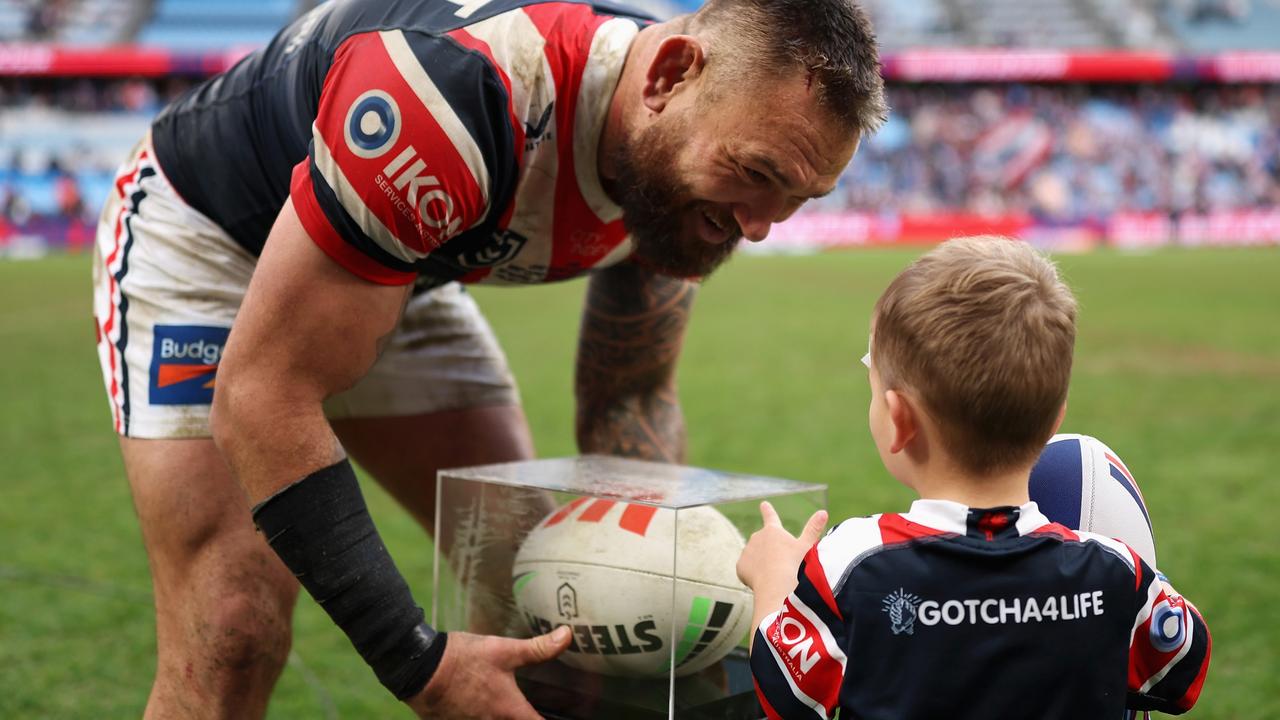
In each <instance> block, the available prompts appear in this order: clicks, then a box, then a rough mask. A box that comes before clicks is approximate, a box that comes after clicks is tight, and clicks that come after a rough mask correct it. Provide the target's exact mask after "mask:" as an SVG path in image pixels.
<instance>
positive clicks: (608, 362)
mask: <svg viewBox="0 0 1280 720" xmlns="http://www.w3.org/2000/svg"><path fill="white" fill-rule="evenodd" d="M696 287H697V286H696V285H695V284H694V283H692V282H688V281H685V280H677V279H674V278H668V277H665V276H661V275H655V274H654V273H652V272H650V271H648V270H645V269H643V268H640V267H638V266H636V265H633V264H631V263H622V264H620V265H615V266H613V267H610V268H606V269H604V270H599V271H597V272H596V273H594V274H593V275H592V277H591V284H590V286H589V287H588V288H587V301H586V307H585V308H584V309H583V313H582V330H581V335H580V336H579V339H578V362H577V368H576V377H575V395H576V396H577V400H578V413H577V437H578V449H579V450H581V451H582V452H584V453H600V454H605V455H620V456H624V457H633V458H639V459H642V460H657V461H663V462H673V463H678V462H684V459H685V435H684V415H683V414H682V413H681V412H680V402H679V400H678V399H677V398H676V379H675V372H676V361H677V360H678V359H679V357H680V348H681V346H682V345H683V344H684V329H685V325H686V324H687V323H688V320H689V309H690V307H692V305H693V297H694V294H695V291H696Z"/></svg>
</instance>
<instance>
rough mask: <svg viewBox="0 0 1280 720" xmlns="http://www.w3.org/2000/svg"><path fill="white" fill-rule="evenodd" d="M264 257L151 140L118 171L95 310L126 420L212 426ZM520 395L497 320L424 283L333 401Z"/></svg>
mask: <svg viewBox="0 0 1280 720" xmlns="http://www.w3.org/2000/svg"><path fill="white" fill-rule="evenodd" d="M255 263H256V258H254V257H253V256H252V255H251V254H250V253H249V252H248V251H246V250H245V249H244V248H242V247H240V245H238V244H237V243H236V242H235V241H234V240H232V239H231V237H230V236H229V235H227V233H226V232H224V231H223V230H222V229H221V228H220V227H218V226H217V225H216V224H214V223H213V221H212V220H210V219H209V218H207V217H205V216H204V215H202V214H200V213H199V212H198V211H196V210H195V209H194V208H192V207H190V206H189V205H187V204H186V202H184V201H183V200H182V198H181V197H180V196H179V195H178V193H177V192H176V191H175V190H174V189H173V187H172V186H171V185H170V184H169V181H168V180H167V179H166V178H165V175H164V171H163V170H161V168H160V166H159V165H158V164H157V163H156V161H155V152H154V151H153V150H152V147H151V142H150V137H147V138H145V139H144V140H143V141H142V142H141V143H139V144H138V147H136V148H135V149H134V151H133V153H132V155H131V157H130V159H129V160H128V161H127V162H126V163H125V164H124V166H123V167H122V168H121V170H120V172H119V174H118V175H117V177H116V182H115V187H114V188H113V190H112V193H111V197H110V198H108V200H107V203H106V206H105V207H104V208H103V211H102V216H101V218H100V220H99V222H98V232H97V241H96V245H95V248H94V265H93V288H94V293H93V312H94V320H95V323H96V324H97V330H98V332H97V335H98V359H99V362H100V363H101V365H102V377H103V380H104V382H105V384H106V390H107V399H108V401H109V403H110V407H111V418H112V422H113V423H114V426H115V430H116V432H118V433H119V434H121V435H124V436H127V437H136V438H187V437H208V436H209V434H210V433H209V407H210V403H211V402H212V400H213V391H214V381H215V379H216V377H217V370H218V362H219V360H220V359H221V357H222V350H223V346H224V345H225V343H226V339H227V334H228V333H229V332H230V330H231V323H232V321H234V320H235V317H236V312H237V311H238V310H239V308H240V303H241V301H242V300H243V299H244V294H245V290H246V289H247V288H248V286H249V278H250V276H251V275H252V274H253V269H254V265H255ZM518 402H519V395H518V392H517V390H516V385H515V380H514V378H513V377H512V375H511V371H510V369H509V368H508V366H507V360H506V357H505V356H504V355H503V353H502V349H501V347H499V345H498V342H497V339H496V338H495V337H494V335H493V331H492V330H491V329H490V327H489V324H488V322H486V321H485V319H484V317H483V316H482V315H481V314H480V310H479V308H478V307H477V306H476V303H475V301H474V300H473V299H472V298H471V296H470V295H469V294H467V293H466V292H465V291H464V290H463V288H462V286H460V285H458V284H457V283H449V284H447V285H444V286H441V287H438V288H435V289H433V290H429V291H426V292H421V293H418V294H416V295H415V296H414V297H412V298H411V299H410V301H409V303H408V305H407V306H406V307H405V310H404V315H403V316H402V317H401V319H400V324H399V326H398V328H397V330H396V332H395V334H394V335H393V336H392V338H391V341H390V343H389V344H388V345H387V347H386V349H385V350H384V351H383V353H382V355H381V356H380V357H379V358H378V360H377V362H375V363H374V365H373V367H372V368H371V369H370V370H369V373H368V374H367V375H365V377H364V378H362V379H361V380H360V381H359V382H358V383H356V385H355V386H354V387H352V388H351V389H350V390H348V391H346V392H343V393H341V394H338V395H335V396H334V397H331V398H329V399H328V400H327V401H326V402H325V413H326V414H327V415H328V416H329V417H331V418H342V417H383V416H401V415H416V414H420V413H430V412H437V411H442V410H453V409H459V408H467V407H482V406H492V405H510V404H515V403H518Z"/></svg>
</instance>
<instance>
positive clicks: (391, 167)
mask: <svg viewBox="0 0 1280 720" xmlns="http://www.w3.org/2000/svg"><path fill="white" fill-rule="evenodd" d="M426 169H427V163H426V161H425V160H423V159H422V158H421V157H420V156H419V155H418V151H417V150H416V149H415V148H414V147H413V146H412V145H410V146H408V147H406V148H405V149H404V150H402V151H400V154H399V155H396V156H395V157H394V158H392V160H391V162H389V163H387V165H386V167H384V168H382V174H383V175H384V176H385V178H387V179H388V180H389V181H390V183H391V186H392V187H394V188H395V190H396V191H398V192H400V193H406V194H407V198H408V200H409V205H410V206H412V207H413V208H414V209H415V210H416V211H417V215H418V219H420V220H421V221H422V223H423V224H424V225H426V226H427V227H429V228H431V229H433V230H438V231H440V234H441V235H442V238H441V240H442V241H443V240H447V239H448V238H451V237H453V236H454V235H456V234H457V233H458V228H459V226H460V225H462V218H459V217H455V216H454V207H453V205H454V203H453V197H452V196H451V195H449V193H447V192H445V191H444V189H443V188H442V187H441V184H440V179H439V178H437V177H436V176H435V175H427V174H424V172H425V171H426ZM393 177H394V179H391V178H393Z"/></svg>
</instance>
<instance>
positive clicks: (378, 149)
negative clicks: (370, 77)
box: [343, 90, 401, 160]
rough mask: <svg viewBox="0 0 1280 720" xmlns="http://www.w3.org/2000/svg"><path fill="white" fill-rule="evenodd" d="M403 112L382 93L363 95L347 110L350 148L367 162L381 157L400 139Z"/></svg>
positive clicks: (372, 92)
mask: <svg viewBox="0 0 1280 720" xmlns="http://www.w3.org/2000/svg"><path fill="white" fill-rule="evenodd" d="M400 126H401V122H400V108H399V106H397V105H396V101H395V100H394V99H393V98H392V97H391V95H389V94H387V93H385V92H383V91H382V90H370V91H368V92H366V93H363V94H362V95H360V96H359V97H357V98H356V99H355V102H353V103H351V107H350V108H348V109H347V120H346V122H345V123H344V124H343V134H344V135H345V137H346V141H347V148H348V149H349V150H351V152H352V153H354V154H355V155H356V156H357V157H362V158H364V159H366V160H370V159H373V158H377V157H381V156H383V155H385V154H386V152H387V151H388V150H390V149H391V148H392V147H394V146H395V144H396V140H397V139H398V138H399V137H400Z"/></svg>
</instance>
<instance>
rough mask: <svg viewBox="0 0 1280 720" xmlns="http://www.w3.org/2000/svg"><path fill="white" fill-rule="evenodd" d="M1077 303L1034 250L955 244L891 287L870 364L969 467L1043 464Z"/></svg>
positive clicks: (878, 310)
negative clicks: (909, 397)
mask: <svg viewBox="0 0 1280 720" xmlns="http://www.w3.org/2000/svg"><path fill="white" fill-rule="evenodd" d="M1075 338H1076V300H1075V297H1074V296H1072V294H1071V290H1070V289H1069V288H1067V286H1066V285H1065V284H1064V283H1063V282H1062V279H1061V278H1060V277H1059V276H1058V272H1057V268H1056V267H1054V265H1053V263H1052V262H1051V261H1049V260H1048V259H1047V258H1045V257H1044V256H1043V255H1041V254H1040V253H1038V252H1037V251H1036V250H1034V249H1033V248H1031V247H1030V246H1028V245H1027V244H1025V243H1022V242H1019V241H1016V240H1011V239H1009V238H1003V237H993V236H981V237H968V238H959V239H956V240H951V241H949V242H946V243H943V244H942V245H940V246H938V247H937V248H935V249H934V250H933V251H931V252H929V253H928V254H926V255H924V256H923V257H921V258H920V259H918V260H916V261H915V262H914V263H912V264H911V266H910V267H908V268H907V269H906V270H903V271H902V273H901V274H899V275H898V277H897V278H895V279H894V281H893V282H892V283H890V284H889V287H888V289H887V290H885V292H884V294H883V295H881V296H880V300H879V301H877V302H876V307H875V312H874V315H873V318H872V338H871V358H872V360H871V362H872V366H873V367H875V368H876V370H877V371H878V372H879V373H880V378H881V382H882V384H883V385H884V387H885V388H886V389H903V388H908V389H910V390H913V391H914V393H913V394H914V395H916V396H917V397H918V399H919V400H920V401H921V402H922V403H924V405H925V410H926V412H927V413H928V414H929V416H930V417H932V418H933V419H934V420H935V421H936V422H937V424H938V426H939V429H940V432H941V435H942V442H943V444H944V446H945V448H946V449H947V451H948V452H949V453H950V455H951V456H952V457H953V458H954V459H955V460H956V462H958V463H959V464H960V465H961V466H962V467H963V468H964V469H966V470H968V471H969V472H972V473H977V474H985V473H989V472H992V471H998V470H1005V469H1009V468H1012V467H1015V466H1017V465H1021V464H1025V463H1030V462H1032V461H1034V460H1035V458H1036V457H1037V456H1038V455H1039V453H1040V451H1041V450H1042V449H1043V448H1044V444H1045V443H1046V442H1047V441H1048V440H1049V437H1050V436H1051V435H1052V434H1053V429H1054V424H1055V422H1056V420H1057V417H1058V412H1059V410H1060V409H1061V408H1062V405H1063V403H1065V402H1066V399H1067V384H1068V382H1069V380H1070V377H1071V356H1072V350H1073V347H1074V345H1075Z"/></svg>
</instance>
